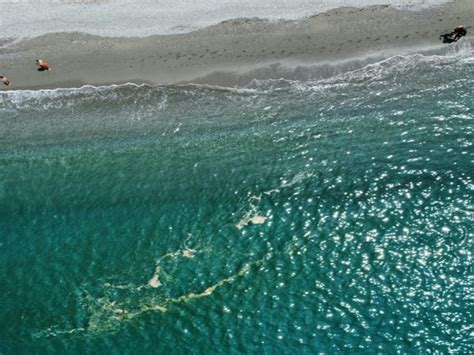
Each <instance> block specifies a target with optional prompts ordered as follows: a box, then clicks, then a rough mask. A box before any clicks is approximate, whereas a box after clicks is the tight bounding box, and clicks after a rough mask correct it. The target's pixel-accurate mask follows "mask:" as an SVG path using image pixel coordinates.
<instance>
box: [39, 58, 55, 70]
mask: <svg viewBox="0 0 474 355" xmlns="http://www.w3.org/2000/svg"><path fill="white" fill-rule="evenodd" d="M35 63H36V66H37V67H38V71H45V70H48V71H50V70H51V68H50V67H49V64H48V63H47V62H46V61H45V60H43V59H36V62H35Z"/></svg>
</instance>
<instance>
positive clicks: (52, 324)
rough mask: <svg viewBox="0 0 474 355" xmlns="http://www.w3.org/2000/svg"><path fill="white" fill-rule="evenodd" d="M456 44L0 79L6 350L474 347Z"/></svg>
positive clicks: (468, 141) (473, 209)
mask: <svg viewBox="0 0 474 355" xmlns="http://www.w3.org/2000/svg"><path fill="white" fill-rule="evenodd" d="M462 42H463V43H459V44H458V45H457V46H456V47H455V49H454V50H452V51H451V50H450V51H445V52H443V53H419V54H412V55H406V56H395V57H390V58H386V59H384V60H380V61H377V62H375V63H371V64H367V65H364V66H361V67H360V68H357V69H353V70H349V71H343V72H340V70H336V69H337V68H335V72H337V74H334V75H332V76H329V77H326V78H324V79H317V78H312V79H307V80H299V81H297V80H287V79H281V80H258V81H253V82H251V83H250V84H249V85H247V86H245V87H241V88H222V87H209V86H199V85H184V86H146V85H140V86H137V85H132V84H127V85H120V86H109V87H99V88H95V87H90V86H88V87H83V88H81V89H58V90H39V91H8V92H2V93H0V127H1V130H0V231H1V232H0V233H1V239H0V284H1V285H2V292H1V294H0V297H1V300H0V301H1V307H0V352H1V353H2V354H19V353H46V352H48V353H52V352H67V353H101V352H105V353H124V352H125V353H144V352H147V353H184V352H192V353H217V352H230V353H238V352H247V353H261V352H263V353H268V354H270V353H272V354H273V353H304V352H327V353H354V352H356V353H375V352H381V353H394V352H401V353H434V352H436V353H448V352H456V353H466V354H467V353H472V352H473V350H474V348H473V342H472V341H473V328H472V324H473V321H474V319H473V298H472V296H473V272H472V271H473V270H472V263H473V258H472V256H473V255H472V254H473V250H474V248H473V247H474V245H473V233H474V223H473V214H474V199H473V190H474V182H473V177H474V169H473V162H474V149H473V146H472V145H473V140H474V139H473V138H474V137H473V136H474V123H473V122H474V121H473V120H474V112H473V109H474V101H473V90H472V88H473V87H474V51H473V50H472V43H471V42H469V41H467V40H466V41H464V40H463V41H462ZM308 70H309V69H308Z"/></svg>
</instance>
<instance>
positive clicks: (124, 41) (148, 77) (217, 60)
mask: <svg viewBox="0 0 474 355" xmlns="http://www.w3.org/2000/svg"><path fill="white" fill-rule="evenodd" d="M473 17H474V6H472V0H460V1H456V2H454V3H451V4H446V5H443V6H439V7H435V8H431V9H428V10H422V11H416V12H414V11H402V10H397V9H394V8H391V7H388V6H375V7H368V8H364V9H357V8H339V9H335V10H331V11H328V12H326V13H323V14H319V15H315V16H313V17H310V18H307V19H302V20H298V21H279V22H269V21H264V20H259V19H236V20H229V21H225V22H222V23H220V24H218V25H215V26H211V27H208V28H205V29H202V30H199V31H195V32H192V33H187V34H178V35H166V36H151V37H146V38H104V37H98V36H92V35H86V34H81V33H56V34H48V35H44V36H40V37H37V38H33V39H28V40H23V41H18V42H12V43H6V42H5V41H4V43H3V44H1V45H0V59H1V61H2V68H1V71H2V73H1V75H6V76H8V77H9V78H10V79H11V80H12V81H13V85H12V86H11V87H10V88H7V87H2V88H1V90H6V89H10V90H11V89H40V88H56V87H79V86H82V85H86V84H90V85H107V84H111V83H124V82H134V83H154V84H167V83H179V82H196V83H209V84H218V85H237V84H242V83H241V82H238V80H237V79H236V78H237V77H239V75H240V74H243V73H246V72H247V73H248V72H249V71H251V70H254V69H257V68H269V67H271V65H276V64H281V65H285V66H296V65H312V64H317V63H333V62H336V61H344V60H347V59H350V58H357V57H364V56H369V55H373V54H375V53H386V54H387V55H393V54H397V53H404V52H408V51H410V50H419V49H420V48H425V47H426V48H429V47H434V48H435V47H442V46H446V45H443V44H442V43H441V42H440V41H439V35H440V34H442V33H445V32H449V31H450V30H451V29H452V28H453V27H455V26H456V25H459V24H464V25H466V26H467V29H468V36H470V35H471V32H472V28H471V27H470V24H471V21H472V18H473ZM36 58H45V59H46V60H47V61H48V62H49V64H50V66H51V67H52V71H51V72H41V73H40V72H38V71H36V68H35V65H34V60H35V59H36ZM247 79H248V78H247Z"/></svg>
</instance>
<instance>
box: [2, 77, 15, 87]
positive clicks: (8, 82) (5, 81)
mask: <svg viewBox="0 0 474 355" xmlns="http://www.w3.org/2000/svg"><path fill="white" fill-rule="evenodd" d="M0 80H1V81H2V82H3V83H4V84H5V85H6V86H10V85H11V84H12V81H11V80H10V79H8V78H7V77H6V76H3V75H0Z"/></svg>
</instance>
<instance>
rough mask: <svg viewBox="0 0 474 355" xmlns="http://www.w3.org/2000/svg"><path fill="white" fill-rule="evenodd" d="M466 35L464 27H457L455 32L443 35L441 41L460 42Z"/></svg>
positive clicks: (440, 37)
mask: <svg viewBox="0 0 474 355" xmlns="http://www.w3.org/2000/svg"><path fill="white" fill-rule="evenodd" d="M466 34H467V31H466V29H465V28H464V26H457V27H456V28H455V29H454V31H453V32H451V33H446V34H444V35H441V36H439V39H441V40H443V43H453V42H457V41H459V40H460V39H461V37H464V36H465V35H466Z"/></svg>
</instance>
